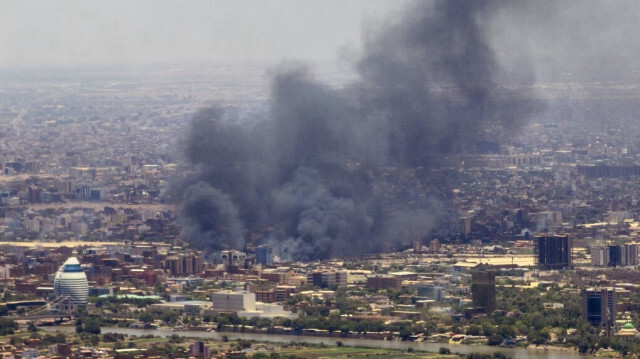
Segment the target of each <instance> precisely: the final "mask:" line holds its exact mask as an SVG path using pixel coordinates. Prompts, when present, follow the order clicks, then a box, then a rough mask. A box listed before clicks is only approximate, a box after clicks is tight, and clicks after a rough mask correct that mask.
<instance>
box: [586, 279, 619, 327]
mask: <svg viewBox="0 0 640 359" xmlns="http://www.w3.org/2000/svg"><path fill="white" fill-rule="evenodd" d="M581 297H582V316H583V317H584V318H585V319H586V320H587V321H588V322H589V323H591V324H592V325H594V326H606V327H611V326H612V325H613V324H614V322H615V318H616V293H615V289H614V288H595V289H594V288H592V289H583V290H582V292H581Z"/></svg>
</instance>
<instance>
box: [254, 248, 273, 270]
mask: <svg viewBox="0 0 640 359" xmlns="http://www.w3.org/2000/svg"><path fill="white" fill-rule="evenodd" d="M256 263H258V264H262V265H265V266H268V265H271V264H273V248H271V247H269V246H266V245H262V246H259V247H258V248H256Z"/></svg>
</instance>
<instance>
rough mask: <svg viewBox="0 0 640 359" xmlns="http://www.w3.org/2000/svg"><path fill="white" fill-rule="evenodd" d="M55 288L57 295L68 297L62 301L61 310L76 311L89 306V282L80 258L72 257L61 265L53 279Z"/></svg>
mask: <svg viewBox="0 0 640 359" xmlns="http://www.w3.org/2000/svg"><path fill="white" fill-rule="evenodd" d="M53 290H54V293H55V295H56V296H57V297H60V296H64V297H67V298H68V300H64V301H62V302H61V303H60V306H59V309H61V310H65V311H67V310H71V311H74V310H76V309H78V308H81V307H86V306H87V300H88V298H89V282H88V281H87V275H86V274H85V273H84V270H83V269H82V266H80V262H79V261H78V258H76V257H70V258H69V259H67V261H66V262H64V263H63V264H62V265H61V266H60V269H58V272H57V273H56V276H55V278H54V279H53Z"/></svg>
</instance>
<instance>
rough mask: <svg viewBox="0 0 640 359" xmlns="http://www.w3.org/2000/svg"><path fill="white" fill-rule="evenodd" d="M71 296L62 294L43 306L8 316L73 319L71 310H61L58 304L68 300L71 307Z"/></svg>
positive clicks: (36, 318) (35, 318)
mask: <svg viewBox="0 0 640 359" xmlns="http://www.w3.org/2000/svg"><path fill="white" fill-rule="evenodd" d="M70 301H71V297H69V296H60V297H58V298H56V299H54V300H53V301H51V302H49V303H47V304H46V305H43V306H42V307H39V308H36V309H33V310H31V311H28V312H25V313H22V314H14V315H9V316H7V317H6V318H10V319H13V320H30V321H32V320H38V319H55V320H63V319H71V310H60V308H58V306H59V305H60V304H63V303H64V302H66V304H67V306H66V307H67V308H71V305H70V304H71V302H70Z"/></svg>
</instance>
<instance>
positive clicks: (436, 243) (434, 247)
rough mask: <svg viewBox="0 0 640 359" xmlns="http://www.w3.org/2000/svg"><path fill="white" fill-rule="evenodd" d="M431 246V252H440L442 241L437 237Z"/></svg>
mask: <svg viewBox="0 0 640 359" xmlns="http://www.w3.org/2000/svg"><path fill="white" fill-rule="evenodd" d="M429 248H430V249H431V253H440V241H439V240H438V239H437V238H436V239H434V240H432V241H431V243H430V244H429Z"/></svg>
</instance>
